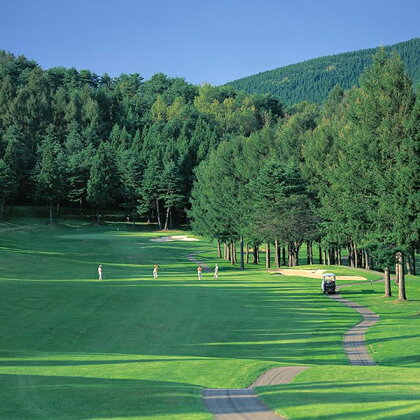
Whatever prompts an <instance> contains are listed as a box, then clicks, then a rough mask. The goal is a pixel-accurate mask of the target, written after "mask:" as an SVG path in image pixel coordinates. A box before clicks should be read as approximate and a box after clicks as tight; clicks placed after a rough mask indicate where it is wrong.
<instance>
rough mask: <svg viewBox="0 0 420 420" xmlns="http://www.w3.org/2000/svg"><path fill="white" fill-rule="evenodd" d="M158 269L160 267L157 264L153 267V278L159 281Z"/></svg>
mask: <svg viewBox="0 0 420 420" xmlns="http://www.w3.org/2000/svg"><path fill="white" fill-rule="evenodd" d="M158 268H159V266H158V265H157V264H155V265H154V266H153V278H154V279H157V278H158Z"/></svg>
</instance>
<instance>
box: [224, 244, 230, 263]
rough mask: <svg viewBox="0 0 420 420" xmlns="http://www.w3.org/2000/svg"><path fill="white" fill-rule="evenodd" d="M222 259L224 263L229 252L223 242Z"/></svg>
mask: <svg viewBox="0 0 420 420" xmlns="http://www.w3.org/2000/svg"><path fill="white" fill-rule="evenodd" d="M223 259H224V260H226V261H227V260H228V259H229V250H228V247H227V245H226V243H225V242H223Z"/></svg>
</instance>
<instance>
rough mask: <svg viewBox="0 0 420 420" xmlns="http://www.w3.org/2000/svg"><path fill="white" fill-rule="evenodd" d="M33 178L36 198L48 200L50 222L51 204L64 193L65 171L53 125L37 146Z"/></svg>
mask: <svg viewBox="0 0 420 420" xmlns="http://www.w3.org/2000/svg"><path fill="white" fill-rule="evenodd" d="M34 180H35V183H36V195H37V197H38V199H40V200H42V201H44V200H45V201H47V202H48V207H49V219H50V224H52V222H53V215H52V206H53V204H54V203H55V202H57V201H58V200H59V199H60V198H62V197H63V195H64V194H65V184H66V181H65V180H66V173H65V164H64V154H63V151H62V149H61V146H60V144H59V143H58V141H57V139H56V136H55V131H54V127H53V126H49V127H48V129H47V133H46V135H45V136H44V138H43V140H42V142H41V144H40V145H39V147H38V161H37V164H36V167H35V173H34Z"/></svg>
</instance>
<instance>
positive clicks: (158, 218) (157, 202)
mask: <svg viewBox="0 0 420 420" xmlns="http://www.w3.org/2000/svg"><path fill="white" fill-rule="evenodd" d="M156 217H157V222H158V225H159V230H162V222H161V221H160V209H159V199H158V198H157V199H156Z"/></svg>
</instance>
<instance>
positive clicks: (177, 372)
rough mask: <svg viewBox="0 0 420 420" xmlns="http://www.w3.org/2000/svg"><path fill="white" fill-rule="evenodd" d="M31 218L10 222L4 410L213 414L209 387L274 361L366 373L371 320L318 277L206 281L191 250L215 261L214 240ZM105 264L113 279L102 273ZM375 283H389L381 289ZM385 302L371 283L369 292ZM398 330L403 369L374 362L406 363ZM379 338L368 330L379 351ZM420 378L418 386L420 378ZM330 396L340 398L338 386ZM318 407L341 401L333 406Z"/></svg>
mask: <svg viewBox="0 0 420 420" xmlns="http://www.w3.org/2000/svg"><path fill="white" fill-rule="evenodd" d="M26 222H27V220H13V222H12V223H3V224H2V225H1V226H0V296H1V299H2V305H1V306H0V319H1V320H2V322H1V324H0V336H1V341H0V418H2V419H37V418H40V419H45V418H54V419H78V418H84V419H86V418H89V419H93V418H95V419H99V418H102V419H104V418H125V419H128V418H141V419H154V420H156V419H162V420H170V419H186V420H188V419H194V420H196V419H197V420H198V419H200V420H205V419H210V418H211V416H210V415H209V414H208V413H207V412H206V409H205V408H204V406H203V404H202V401H201V389H202V388H203V387H244V386H247V385H249V383H251V382H252V380H253V379H255V378H256V377H257V376H258V375H259V374H260V373H261V372H262V371H264V370H266V369H268V368H270V367H274V366H280V365H291V364H309V365H313V366H314V367H312V368H311V369H309V370H308V371H306V372H304V374H302V375H300V376H299V377H298V378H297V381H298V382H299V383H303V385H299V386H301V387H307V388H308V389H312V388H311V386H313V378H312V376H311V375H320V374H321V373H322V372H323V373H324V374H326V373H328V372H334V375H336V376H335V377H336V381H342V382H344V383H346V381H347V379H346V377H345V376H340V375H342V374H341V373H340V372H345V371H347V370H348V369H354V372H358V371H360V373H359V374H360V375H362V374H364V372H366V370H364V369H363V368H357V367H355V368H353V367H348V366H346V365H347V360H346V356H345V354H344V352H343V349H342V344H341V336H342V334H343V333H344V331H345V330H346V329H347V328H348V327H350V326H351V325H353V324H354V323H355V322H356V321H357V320H358V315H357V314H356V313H354V311H352V310H351V309H350V308H346V307H344V306H342V305H339V304H338V303H337V302H335V301H332V300H330V299H327V298H325V297H324V296H322V295H321V294H320V293H319V281H318V280H316V281H314V280H312V279H308V278H300V277H290V278H288V279H287V281H286V280H285V279H280V278H279V277H276V276H271V275H270V274H267V273H265V272H264V271H260V270H258V269H255V268H253V269H251V270H249V271H246V272H240V271H237V270H236V269H234V268H231V267H229V266H228V265H226V264H222V265H221V275H220V278H219V280H218V281H214V280H212V276H211V275H210V274H205V275H204V279H203V280H202V281H201V282H198V280H197V279H196V270H195V268H196V267H195V265H194V264H193V263H190V262H188V261H187V260H186V256H187V255H188V254H189V253H191V252H194V251H198V252H200V253H201V254H202V255H204V256H205V260H206V262H207V263H209V264H210V265H211V264H213V263H214V262H215V261H216V258H215V256H214V252H213V247H212V246H211V245H210V244H209V243H207V242H205V241H200V242H171V243H156V242H150V239H151V238H153V237H156V236H157V235H159V234H157V233H153V232H151V231H147V230H146V229H142V230H140V231H136V230H127V228H126V227H125V225H122V224H110V225H107V226H103V227H96V226H90V225H88V224H84V223H83V222H78V221H71V222H70V221H69V222H67V223H65V224H62V225H58V226H52V227H50V226H47V225H45V224H43V223H40V222H39V221H38V222H37V223H35V222H36V221H35V220H31V224H27V223H26ZM117 229H119V230H117ZM170 234H174V232H171V233H170ZM161 235H163V236H166V235H167V234H166V233H165V234H161ZM155 263H158V264H160V265H161V267H162V269H161V271H160V276H159V279H158V280H153V279H152V265H153V264H155ZM98 264H103V267H104V276H105V280H104V281H103V282H99V281H97V280H96V279H97V271H96V269H97V265H98ZM375 287H380V286H379V285H378V286H376V285H374V286H370V285H369V287H368V289H369V290H370V289H372V288H375ZM416 290H417V292H418V289H416ZM408 292H409V294H412V295H414V293H417V292H414V291H413V290H410V289H409V291H408ZM376 297H377V295H376V292H374V293H373V294H371V293H370V292H369V293H363V290H362V291H361V292H360V299H369V298H370V299H374V298H376ZM351 298H352V299H353V298H354V297H353V295H352V296H351ZM376 304H377V305H380V303H379V301H378V302H377V303H376ZM394 307H395V308H403V306H402V305H394V306H393V308H394ZM404 307H405V306H404ZM384 310H387V309H386V308H385V309H384ZM396 310H397V309H396ZM398 317H399V322H400V324H403V325H405V324H404V322H405V317H406V314H405V313H400V312H398V311H397V313H395V317H394V318H392V319H396V318H398ZM393 325H394V324H392V322H391V321H390V323H389V329H390V330H393V328H394V326H393ZM410 328H411V330H410V334H412V335H416V334H418V333H419V327H418V326H417V327H416V326H415V325H413V326H410ZM416 328H417V329H416ZM372 334H378V336H380V335H381V334H383V331H381V330H378V331H377V332H375V331H373V332H372ZM398 334H401V335H408V332H407V331H405V330H404V329H402V328H400V329H399V330H398V331H397V333H395V332H394V335H393V337H394V338H393V341H386V340H383V341H381V342H378V343H379V344H382V347H379V344H378V347H373V349H374V351H375V352H377V353H375V357H385V358H388V359H387V360H386V361H385V362H386V363H388V362H389V360H390V359H392V358H394V360H393V361H392V364H393V366H395V367H392V368H383V367H380V368H376V367H374V368H372V369H394V371H395V372H402V371H405V370H407V368H400V367H399V366H401V365H403V363H402V362H401V360H400V359H398V358H397V359H395V354H396V353H395V349H393V348H391V347H390V343H393V342H394V343H397V342H398ZM375 338H376V336H374V335H373V336H372V339H371V338H370V337H369V339H371V341H372V343H373V344H372V345H373V346H375V345H376V344H375V343H376V341H375ZM393 345H394V344H393ZM376 354H377V355H378V356H376ZM380 355H381V356H380ZM383 355H385V356H383ZM397 355H398V357H400V358H402V359H404V363H409V364H410V372H413V375H414V372H418V366H419V364H418V362H417V361H416V360H413V358H412V357H413V354H412V352H411V351H408V350H407V349H405V348H404V349H402V350H401V349H399V353H397ZM407 357H408V359H407ZM385 362H384V363H385ZM337 368H340V370H338V369H337ZM342 368H345V370H344V371H342ZM313 372H314V373H313ZM316 372H318V373H316ZM354 372H353V373H351V374H350V377H351V375H355V373H354ZM390 372H391V371H390ZM399 374H400V375H401V373H399ZM381 375H382V374H381ZM390 375H391V374H390ZM327 376H328V378H329V379H330V380H331V381H333V379H332V378H333V376H332V375H327ZM391 376H392V375H391ZM405 377H406V376H405ZM305 378H306V379H305ZM381 378H382V376H381ZM349 380H350V379H349ZM377 381H378V382H381V383H382V382H383V383H385V384H386V386H387V387H388V389H389V395H390V396H391V397H392V396H393V395H394V391H397V392H399V394H398V395H399V401H400V402H401V404H406V405H407V406H408V405H409V404H411V406H410V407H411V408H408V409H407V410H408V411H409V412H413V410H415V407H414V406H413V401H411V400H410V399H409V398H408V397H405V395H406V394H405V393H401V392H400V391H399V390H400V388H399V387H401V386H403V387H404V386H405V385H401V384H399V383H398V384H397V383H392V384H388V382H386V380H384V381H382V379H380V378H378V379H377ZM400 382H401V377H400ZM412 382H413V384H412V386H413V387H414V386H418V385H419V382H420V379H419V378H418V377H417V379H416V378H413V380H412ZM326 383H328V381H327V382H326ZM352 383H353V384H357V381H356V380H353V382H352ZM311 384H312V385H311ZM354 388H355V392H356V393H357V392H358V388H357V387H356V386H355V387H354ZM303 389H306V388H303ZM375 389H376V388H375ZM277 392H280V389H277V387H276V389H274V390H271V391H270V394H269V395H268V394H267V395H266V394H264V393H263V398H265V399H266V400H267V402H268V403H269V404H270V406H272V407H274V408H276V407H281V408H280V411H281V412H285V410H286V411H287V413H288V414H289V413H290V414H289V415H290V416H292V417H296V418H299V415H300V414H299V410H300V408H299V407H301V404H300V402H299V401H300V399H301V392H299V390H296V389H295V391H294V392H295V393H294V395H295V397H296V398H295V399H293V398H292V394H293V393H292V392H291V393H290V399H289V400H288V401H289V402H288V404H286V405H285V404H284V403H281V404H279V403H278V398H277V397H278V396H277V394H276V393H277ZM318 392H321V393H322V395H323V398H324V400H325V398H326V399H328V398H330V399H331V405H332V401H333V398H332V397H331V396H330V394H328V388H322V389H321V391H319V390H318ZM375 392H376V391H375V390H373V391H372V395H377V396H379V397H380V396H381V395H383V393H382V391H381V390H378V391H377V392H376V393H375ZM282 395H283V394H282ZM387 395H388V394H387ZM407 395H408V394H407ZM279 398H280V401H281V400H282V399H283V398H282V397H279ZM372 398H373V397H372ZM378 401H379V402H377V403H376V404H377V406H380V405H381V398H379V399H378ZM392 401H393V400H392ZM373 404H375V403H373ZM413 407H414V408H413ZM359 409H360V410H362V408H360V407H359ZM371 409H372V408H371V407H370V408H369V410H371ZM343 410H344V409H343ZM410 410H411V411H410ZM319 412H320V413H321V415H323V413H324V414H325V413H328V410H327V409H326V407H324V406H322V405H321V407H319ZM305 418H309V417H305ZM354 418H356V417H354ZM358 418H360V417H358Z"/></svg>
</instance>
